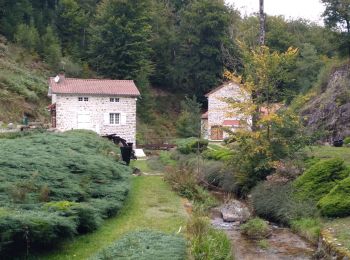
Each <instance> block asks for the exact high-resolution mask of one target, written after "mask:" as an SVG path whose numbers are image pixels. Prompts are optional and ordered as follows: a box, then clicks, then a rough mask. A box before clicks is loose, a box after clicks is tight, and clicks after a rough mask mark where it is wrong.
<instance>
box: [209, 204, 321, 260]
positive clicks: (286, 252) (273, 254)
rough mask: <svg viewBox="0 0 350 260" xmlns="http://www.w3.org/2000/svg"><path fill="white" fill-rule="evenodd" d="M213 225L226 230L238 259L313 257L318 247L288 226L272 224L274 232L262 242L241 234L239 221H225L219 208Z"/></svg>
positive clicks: (297, 258) (213, 219) (273, 259)
mask: <svg viewBox="0 0 350 260" xmlns="http://www.w3.org/2000/svg"><path fill="white" fill-rule="evenodd" d="M211 222H212V225H213V226H214V227H215V228H217V229H221V230H224V231H225V232H226V233H227V235H228V237H229V238H230V240H231V241H232V244H233V251H234V255H235V259H237V260H260V259H261V260H280V259H281V260H292V259H293V260H294V259H296V260H304V259H311V258H312V256H313V254H314V253H315V251H316V247H315V246H314V245H312V244H311V243H309V242H308V241H306V240H304V239H303V238H301V237H300V236H298V235H296V234H294V233H293V232H292V231H291V230H290V229H288V228H282V227H278V226H275V225H271V229H272V234H271V236H270V237H268V238H266V239H265V241H264V242H263V245H262V243H261V244H260V246H259V243H258V242H257V241H252V240H250V239H248V238H246V237H245V236H244V235H242V234H241V232H240V228H239V223H238V222H232V223H228V222H224V220H223V219H222V216H221V212H220V211H219V210H217V209H216V210H215V209H214V210H213V211H212V216H211Z"/></svg>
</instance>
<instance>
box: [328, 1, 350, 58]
mask: <svg viewBox="0 0 350 260" xmlns="http://www.w3.org/2000/svg"><path fill="white" fill-rule="evenodd" d="M322 3H323V4H325V5H326V10H325V11H324V13H323V17H324V21H325V24H326V25H327V26H329V27H330V28H334V29H340V30H341V31H345V33H344V43H345V47H347V50H348V54H349V56H350V12H349V8H350V0H322Z"/></svg>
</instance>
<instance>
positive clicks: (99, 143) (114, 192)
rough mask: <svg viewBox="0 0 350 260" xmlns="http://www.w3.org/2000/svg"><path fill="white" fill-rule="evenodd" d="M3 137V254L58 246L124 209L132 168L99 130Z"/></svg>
mask: <svg viewBox="0 0 350 260" xmlns="http://www.w3.org/2000/svg"><path fill="white" fill-rule="evenodd" d="M1 140H2V141H1V144H0V147H1V150H2V151H3V152H2V153H1V155H0V168H1V179H2V184H1V189H0V190H1V192H0V197H1V200H0V204H1V205H0V206H1V211H2V214H1V216H0V220H1V224H0V234H1V240H0V248H1V254H5V253H14V252H16V253H20V252H25V251H26V250H27V248H30V249H31V250H33V249H38V248H42V247H43V246H45V247H52V246H55V245H56V243H57V242H58V241H60V240H62V239H64V238H69V237H72V236H74V235H76V234H78V233H86V232H89V231H92V230H95V229H97V228H98V227H99V225H100V224H101V220H102V219H104V218H108V217H111V216H113V215H115V214H116V213H118V212H119V211H120V209H121V208H122V206H123V203H124V200H125V199H126V196H127V194H128V191H129V182H128V175H129V174H130V170H129V168H127V167H126V166H123V165H121V164H119V163H117V161H116V156H115V153H116V147H115V146H114V145H113V144H112V143H110V142H108V141H106V140H103V139H101V138H100V137H98V136H97V135H96V134H94V133H90V132H84V131H81V132H80V131H76V132H67V133H65V134H49V133H46V134H32V135H28V136H25V137H21V138H16V139H1ZM8 158H12V159H11V160H9V159H8Z"/></svg>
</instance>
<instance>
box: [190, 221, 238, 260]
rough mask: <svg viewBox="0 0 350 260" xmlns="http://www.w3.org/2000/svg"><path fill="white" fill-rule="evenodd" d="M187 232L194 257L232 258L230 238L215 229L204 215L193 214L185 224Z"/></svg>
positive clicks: (198, 258)
mask: <svg viewBox="0 0 350 260" xmlns="http://www.w3.org/2000/svg"><path fill="white" fill-rule="evenodd" d="M187 233H188V234H189V236H190V241H191V255H192V257H193V258H194V259H196V260H200V259H203V260H210V259H218V260H232V259H233V254H232V251H231V242H230V240H229V239H228V238H227V236H226V234H225V233H224V232H222V231H219V230H215V229H214V228H213V227H212V226H211V225H210V223H209V221H208V219H207V218H206V217H202V216H196V215H195V216H193V217H192V218H191V219H190V220H189V222H188V224H187Z"/></svg>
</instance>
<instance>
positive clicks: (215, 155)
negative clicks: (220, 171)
mask: <svg viewBox="0 0 350 260" xmlns="http://www.w3.org/2000/svg"><path fill="white" fill-rule="evenodd" d="M232 156H233V154H232V151H230V150H228V149H219V150H210V149H208V150H206V151H205V152H203V157H204V158H206V159H209V160H216V161H229V160H230V159H232Z"/></svg>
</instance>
